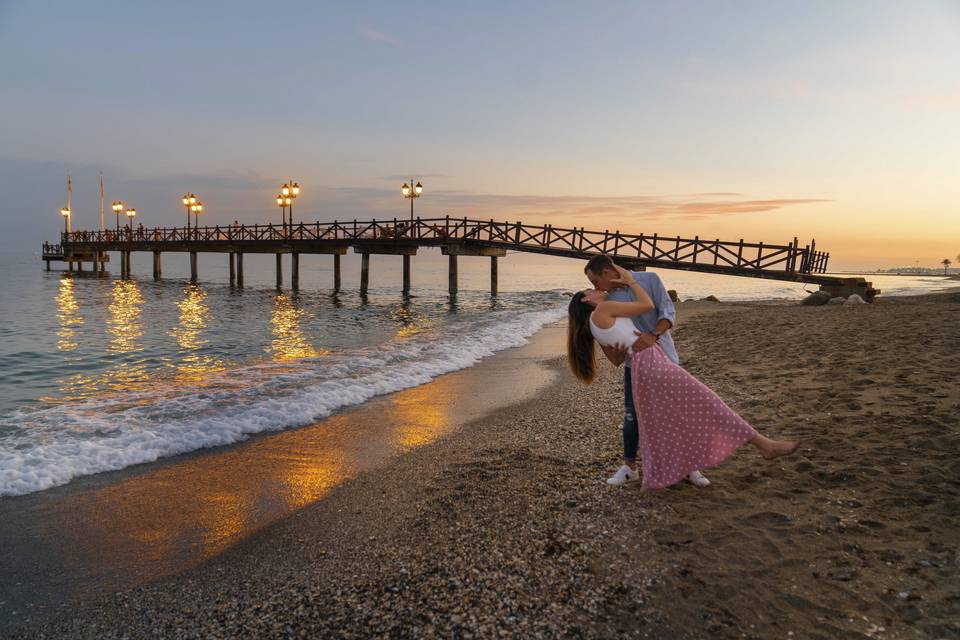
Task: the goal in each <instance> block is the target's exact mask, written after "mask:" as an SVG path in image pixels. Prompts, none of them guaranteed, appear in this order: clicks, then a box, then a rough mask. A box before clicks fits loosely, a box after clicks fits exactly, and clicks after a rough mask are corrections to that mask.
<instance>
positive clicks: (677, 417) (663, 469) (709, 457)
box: [631, 346, 757, 489]
mask: <svg viewBox="0 0 960 640" xmlns="http://www.w3.org/2000/svg"><path fill="white" fill-rule="evenodd" d="M632 358H633V361H632V363H631V364H632V368H631V369H632V383H633V402H634V408H635V409H636V412H637V427H638V429H639V431H640V456H641V460H642V465H643V488H644V489H662V488H663V487H669V486H670V485H672V484H674V483H676V482H679V481H680V480H682V479H683V478H685V477H686V476H687V475H688V474H689V473H690V472H691V471H696V470H697V469H706V468H708V467H713V466H716V465H718V464H720V463H721V462H723V461H724V460H725V459H727V457H729V456H730V454H731V453H733V452H734V451H736V450H737V448H738V447H740V445H742V444H744V443H745V442H747V441H748V440H751V439H752V438H753V437H754V436H756V435H757V432H756V431H755V430H754V429H753V427H751V426H750V425H749V424H747V422H746V421H745V420H744V419H743V418H741V417H740V416H738V415H737V414H736V413H734V412H733V410H732V409H731V408H730V407H728V406H727V405H726V404H725V403H724V402H723V400H721V399H720V396H718V395H717V394H715V393H714V392H713V391H711V390H710V389H709V388H708V387H707V386H706V385H704V384H703V383H702V382H700V381H699V380H697V379H696V378H694V377H693V376H692V375H690V374H689V373H688V372H687V371H686V370H684V369H683V368H681V367H680V366H678V365H676V364H674V363H673V362H671V361H670V359H669V358H667V356H666V355H664V353H663V351H662V350H661V349H660V347H659V346H653V347H650V348H647V349H644V350H643V351H639V352H636V353H634V354H633V356H632Z"/></svg>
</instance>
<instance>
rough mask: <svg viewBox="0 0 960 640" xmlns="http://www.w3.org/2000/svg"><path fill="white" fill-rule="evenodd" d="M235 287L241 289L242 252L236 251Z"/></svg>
mask: <svg viewBox="0 0 960 640" xmlns="http://www.w3.org/2000/svg"><path fill="white" fill-rule="evenodd" d="M237 286H238V287H240V288H241V289H242V288H243V251H237Z"/></svg>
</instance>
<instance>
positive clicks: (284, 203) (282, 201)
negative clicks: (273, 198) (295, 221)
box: [277, 193, 293, 230]
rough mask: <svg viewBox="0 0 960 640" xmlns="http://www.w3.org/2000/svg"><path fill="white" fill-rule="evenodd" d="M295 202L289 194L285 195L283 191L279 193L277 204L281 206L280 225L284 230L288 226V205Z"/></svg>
mask: <svg viewBox="0 0 960 640" xmlns="http://www.w3.org/2000/svg"><path fill="white" fill-rule="evenodd" d="M291 204H293V198H291V197H289V196H284V195H283V194H282V193H279V194H277V206H278V207H280V219H281V221H282V222H281V223H280V227H281V228H282V229H284V230H286V228H287V207H288V206H290V205H291Z"/></svg>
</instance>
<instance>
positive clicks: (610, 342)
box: [590, 314, 637, 347]
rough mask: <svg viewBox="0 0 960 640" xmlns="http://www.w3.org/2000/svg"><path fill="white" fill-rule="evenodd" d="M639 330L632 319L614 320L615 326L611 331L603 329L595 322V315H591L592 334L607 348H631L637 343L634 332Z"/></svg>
mask: <svg viewBox="0 0 960 640" xmlns="http://www.w3.org/2000/svg"><path fill="white" fill-rule="evenodd" d="M636 330H637V328H636V327H635V326H634V324H633V320H631V319H630V318H614V319H613V326H612V327H610V328H609V329H601V328H600V327H598V326H597V325H596V324H594V322H593V314H590V333H592V334H593V337H594V338H595V339H596V341H597V342H599V343H600V344H602V345H604V346H606V347H614V346H617V347H630V346H632V345H633V343H634V342H636V341H637V336H636V335H634V333H633V332H634V331H636Z"/></svg>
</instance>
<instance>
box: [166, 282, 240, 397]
mask: <svg viewBox="0 0 960 640" xmlns="http://www.w3.org/2000/svg"><path fill="white" fill-rule="evenodd" d="M206 299H207V292H206V291H204V290H203V289H201V288H200V287H199V286H197V285H195V284H191V285H188V286H187V288H186V289H184V296H183V300H181V301H180V302H178V303H177V308H178V309H179V311H180V317H179V324H177V326H176V327H174V328H173V329H172V330H171V331H170V335H171V336H173V338H174V339H175V340H176V341H177V344H178V345H179V346H180V348H181V349H183V350H186V351H187V353H186V354H185V355H184V356H183V357H182V358H181V359H180V360H179V361H178V362H177V363H176V369H177V372H176V376H175V380H176V382H180V383H190V384H199V383H202V382H204V381H205V380H206V378H207V375H208V374H210V373H212V372H215V371H222V370H223V369H225V368H226V367H225V365H224V364H223V361H222V360H220V359H219V358H215V357H213V356H211V355H209V354H205V353H199V350H200V349H203V348H204V347H205V346H207V344H208V343H209V340H207V338H206V336H205V335H204V332H205V330H206V329H207V327H208V326H209V325H210V307H209V306H207V303H206Z"/></svg>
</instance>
